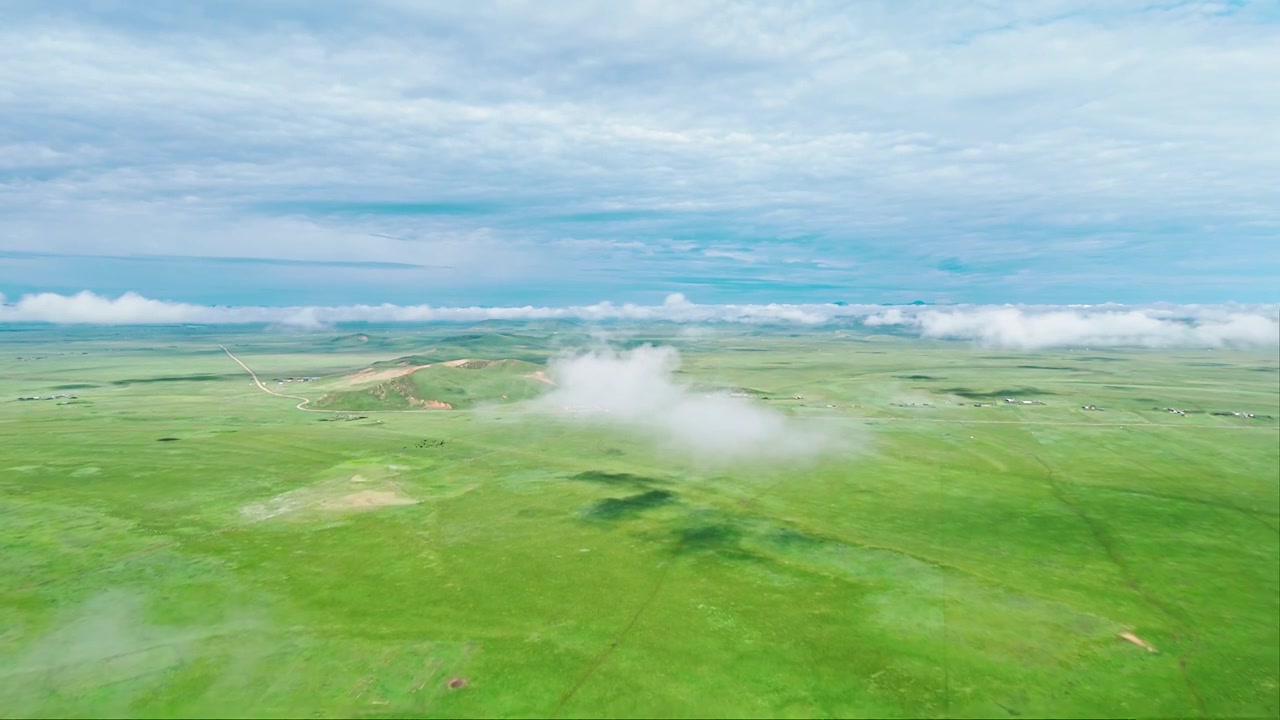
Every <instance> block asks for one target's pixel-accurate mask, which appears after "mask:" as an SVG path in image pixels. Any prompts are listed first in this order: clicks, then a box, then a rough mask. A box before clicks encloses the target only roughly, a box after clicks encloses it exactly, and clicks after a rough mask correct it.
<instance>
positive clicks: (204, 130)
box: [0, 0, 1280, 298]
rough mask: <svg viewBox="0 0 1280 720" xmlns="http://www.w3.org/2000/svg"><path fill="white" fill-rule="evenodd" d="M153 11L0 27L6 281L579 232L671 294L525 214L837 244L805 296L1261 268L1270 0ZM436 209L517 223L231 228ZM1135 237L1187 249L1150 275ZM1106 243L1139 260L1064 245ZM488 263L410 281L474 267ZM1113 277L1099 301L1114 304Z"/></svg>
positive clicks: (0, 239) (624, 233) (1273, 108)
mask: <svg viewBox="0 0 1280 720" xmlns="http://www.w3.org/2000/svg"><path fill="white" fill-rule="evenodd" d="M171 5H172V4H156V3H135V4H132V5H129V4H123V5H122V4H118V3H107V4H105V5H103V6H102V7H97V6H96V5H95V7H92V8H91V7H87V6H85V4H84V3H76V2H59V1H58V0H42V1H41V2H30V1H28V2H9V3H0V45H2V46H3V47H5V48H6V51H7V52H6V55H5V59H6V61H5V62H4V63H0V100H3V104H4V107H5V112H4V118H3V119H0V130H3V133H2V135H3V137H4V138H5V141H4V142H5V144H4V145H3V146H0V178H3V179H0V189H2V190H3V192H0V251H3V250H18V251H22V250H30V249H32V248H33V247H39V248H40V249H42V250H49V249H50V248H51V247H52V248H55V249H54V250H52V251H55V252H59V253H80V254H107V255H123V254H145V253H151V254H190V255H196V256H210V255H217V254H219V253H223V252H225V253H231V252H236V253H239V254H241V255H244V256H253V257H259V256H262V257H272V258H295V259H330V260H348V261H350V260H361V259H365V257H364V256H365V255H371V256H374V257H378V258H385V259H388V260H391V261H396V260H402V259H403V258H404V257H405V256H406V255H408V256H410V257H411V258H412V256H414V255H418V256H422V255H427V254H428V252H426V251H423V250H422V249H418V251H417V252H415V249H414V248H407V247H401V246H398V245H396V244H395V243H378V242H376V241H369V240H367V239H365V240H357V239H356V238H360V237H362V233H363V232H364V231H378V232H399V231H401V230H404V229H408V230H414V231H418V233H419V237H430V238H432V239H433V242H434V241H436V240H439V239H440V238H441V237H442V236H444V237H445V239H446V240H447V239H448V238H459V239H461V240H462V241H470V242H478V241H474V240H472V238H475V237H479V236H485V235H484V233H486V232H487V233H489V235H487V236H485V237H491V238H492V239H493V241H494V243H495V244H496V245H499V246H501V247H504V248H505V247H506V246H507V245H508V244H510V243H515V242H519V241H523V240H526V239H530V238H532V239H534V240H538V241H541V242H546V243H550V242H555V241H557V240H568V241H570V242H572V241H573V240H575V238H572V237H566V234H567V233H572V232H580V233H581V234H582V235H583V236H584V237H583V238H578V239H589V238H604V240H603V241H602V242H609V243H615V248H614V251H615V252H617V253H622V252H623V251H628V255H629V256H635V257H637V258H639V259H638V260H637V262H636V264H637V265H640V264H643V265H644V266H645V267H646V268H647V269H653V268H655V267H656V268H658V269H662V270H665V269H666V268H665V267H662V266H661V263H663V262H665V261H666V260H667V259H664V258H663V257H662V256H661V254H660V253H649V254H646V253H643V252H640V250H641V249H642V248H644V247H647V246H646V245H640V246H635V245H632V244H629V243H634V242H639V241H644V242H649V241H652V240H654V239H655V238H657V237H662V236H663V235H662V233H663V232H669V231H670V228H660V229H658V230H653V229H652V228H650V227H649V225H650V224H651V223H652V224H659V225H660V224H661V223H660V222H659V221H660V220H662V218H656V219H654V218H651V219H648V220H646V219H640V220H636V221H635V222H633V223H629V224H628V225H627V226H626V228H625V229H623V230H617V229H616V227H615V226H612V225H609V224H608V223H602V224H592V223H589V222H584V223H581V224H580V225H579V226H575V227H574V228H571V229H570V230H569V231H566V230H565V229H564V227H562V226H558V225H555V224H554V223H545V222H542V221H541V220H539V218H537V217H529V216H530V215H536V213H533V212H524V211H526V210H528V208H529V207H532V206H536V207H538V208H552V209H553V211H552V212H553V213H554V212H566V213H572V212H580V211H590V210H593V209H595V210H599V209H602V208H606V207H607V208H609V209H614V210H623V211H625V210H628V209H639V210H660V211H669V210H679V209H688V208H693V209H696V210H698V211H719V214H718V215H716V216H715V218H714V222H707V221H706V218H700V219H699V220H700V221H701V226H697V227H691V228H690V227H684V228H678V229H679V230H681V231H686V232H685V234H684V235H683V236H684V237H689V236H697V237H701V238H719V237H720V235H718V234H717V233H720V232H721V231H725V232H723V239H724V241H725V242H726V243H729V244H728V245H726V246H725V247H724V248H712V249H711V250H709V251H708V252H707V253H706V254H704V255H700V258H701V259H700V260H699V262H706V263H708V264H713V265H714V266H715V267H717V268H732V267H737V268H738V269H739V270H743V269H751V268H757V267H761V266H764V265H767V264H768V262H769V261H770V260H772V259H774V258H776V257H778V256H779V253H778V252H776V249H775V251H768V249H767V248H760V247H759V245H761V244H764V242H763V241H767V240H768V239H770V238H778V237H801V236H803V237H819V236H821V237H828V238H835V239H836V240H848V239H849V238H851V237H857V238H859V243H858V244H857V245H856V246H854V245H853V244H851V243H846V244H844V245H841V246H839V247H837V249H836V251H835V252H833V253H829V254H830V255H834V256H833V257H829V258H828V257H825V256H824V259H823V261H822V263H823V266H824V268H825V269H827V270H831V271H843V270H847V269H848V268H849V267H850V266H857V267H866V266H867V265H869V264H875V263H874V261H876V260H879V259H881V258H884V257H886V256H892V257H896V258H897V259H898V262H897V263H889V264H890V265H893V267H891V268H889V269H890V270H891V271H892V272H893V273H894V276H895V278H896V279H898V280H899V281H900V282H899V284H900V285H901V284H902V283H903V282H908V281H911V280H912V279H913V278H917V277H919V275H920V272H921V271H920V268H919V265H920V263H921V262H922V261H921V257H920V256H921V255H923V256H928V255H929V250H937V249H939V248H942V249H944V250H945V251H946V252H947V253H949V254H956V255H960V256H962V257H966V258H967V259H977V260H981V259H983V258H984V257H985V258H988V259H990V258H991V257H992V255H993V252H992V250H991V248H990V247H989V245H991V244H993V243H990V242H989V238H992V237H997V238H1000V241H999V242H998V243H994V244H995V245H1000V246H1008V245H1011V244H1018V243H1022V244H1021V245H1020V246H1025V247H1028V248H1031V250H1029V251H1028V252H1027V253H1024V256H1023V258H1022V259H1023V260H1024V261H1031V260H1034V259H1035V258H1049V259H1047V260H1045V263H1046V265H1044V266H1042V269H1043V268H1046V267H1047V268H1048V269H1050V270H1053V271H1065V269H1066V265H1067V264H1071V265H1074V266H1076V267H1079V266H1081V265H1083V266H1085V269H1087V270H1089V271H1092V272H1093V274H1094V277H1095V278H1096V277H1097V276H1098V275H1099V273H1102V272H1104V271H1108V270H1109V269H1112V268H1114V267H1116V266H1117V265H1118V264H1127V265H1137V264H1138V263H1137V262H1128V263H1124V262H1123V261H1124V260H1130V261H1133V260H1134V259H1137V260H1146V261H1149V262H1160V263H1163V264H1168V263H1172V262H1175V261H1174V260H1170V259H1169V258H1175V257H1176V258H1182V259H1188V260H1189V261H1190V262H1192V263H1193V265H1192V267H1193V268H1195V267H1203V266H1202V265H1201V266H1197V265H1196V264H1195V263H1198V262H1199V261H1201V260H1205V261H1216V262H1219V263H1225V265H1226V267H1224V268H1223V269H1222V271H1223V274H1224V275H1225V276H1226V277H1227V278H1228V279H1227V280H1226V281H1224V282H1223V283H1215V285H1216V286H1218V287H1221V289H1217V288H1216V287H1210V288H1208V290H1202V289H1201V288H1197V289H1196V292H1213V293H1214V296H1215V297H1227V295H1226V294H1225V293H1230V292H1233V291H1237V290H1238V289H1239V288H1241V286H1242V285H1241V283H1238V282H1237V283H1231V284H1228V283H1229V281H1230V279H1231V278H1232V277H1234V278H1236V279H1239V278H1240V277H1241V276H1248V275H1249V273H1250V272H1251V271H1253V272H1255V273H1256V270H1257V264H1258V263H1259V262H1263V263H1270V266H1269V267H1271V268H1274V267H1275V260H1274V254H1271V255H1267V254H1264V253H1265V250H1266V249H1267V248H1268V247H1269V246H1270V245H1271V244H1272V243H1274V241H1275V230H1274V229H1275V227H1276V225H1275V223H1276V222H1277V220H1278V219H1280V216H1277V210H1276V208H1277V207H1280V197H1278V196H1277V190H1276V188H1280V142H1277V141H1276V135H1275V133H1274V129H1273V126H1274V124H1275V123H1274V118H1275V117H1277V116H1280V74H1278V73H1275V72H1273V71H1272V69H1273V68H1275V67H1276V66H1277V65H1280V43H1276V42H1275V30H1274V23H1268V22H1267V18H1266V17H1265V13H1266V12H1267V9H1266V4H1265V3H1255V4H1252V5H1245V6H1242V7H1235V6H1227V7H1222V8H1219V9H1218V11H1213V12H1210V11H1208V10H1207V9H1206V8H1209V7H1211V6H1210V5H1207V4H1200V3H1173V4H1166V5H1160V4H1155V5H1153V4H1151V3H1144V2H1120V1H1119V0H1117V2H1109V3H1102V2H1093V1H1092V0H1077V1H1075V2H1061V1H1059V0H1028V1H1025V2H1012V1H1006V2H993V3H983V4H980V5H975V4H972V3H952V4H944V5H941V6H939V5H938V4H936V3H934V4H923V3H921V2H865V3H856V4H853V5H849V4H848V3H835V2H812V3H792V4H785V5H780V4H777V3H772V4H771V3H720V2H688V1H686V0H678V1H677V0H669V1H663V0H659V1H656V2H646V3H643V4H640V5H627V4H594V5H593V4H591V3H585V4H574V3H567V4H558V5H557V6H556V7H555V8H552V9H548V8H546V7H543V6H542V5H541V4H537V3H489V2H475V3H468V4H467V9H466V11H465V12H463V11H460V10H457V9H454V8H451V7H448V4H418V3H404V2H381V3H378V2H370V3H368V6H367V7H363V6H362V12H361V13H359V14H357V15H352V14H349V13H339V12H337V11H335V10H333V9H331V8H325V7H319V6H318V5H319V4H314V3H313V4H305V3H304V4H298V3H286V4H283V5H279V4H276V5H266V6H264V5H263V4H261V3H243V2H234V1H231V0H228V1H227V2H220V3H216V4H215V5H216V7H217V10H216V11H215V10H211V9H209V6H205V5H204V4H202V3H199V2H193V3H189V4H185V7H186V8H187V9H176V8H172V7H170V6H171ZM162 6H163V7H162ZM312 6H316V7H312ZM922 7H923V8H925V9H926V10H927V11H923V12H922ZM512 38H519V40H518V41H514V42H513V41H512ZM903 149H909V150H910V152H901V150H903ZM459 197H461V198H467V199H476V198H481V199H486V200H493V201H495V204H499V205H501V204H503V203H506V204H508V205H509V206H504V208H502V210H503V211H510V212H509V214H507V215H503V216H502V217H500V218H499V219H498V220H499V221H495V219H494V218H493V217H490V216H482V217H478V216H450V217H399V216H380V217H376V218H368V217H361V218H359V219H358V220H357V219H352V218H351V217H346V218H342V219H341V220H334V219H333V218H331V217H327V216H324V214H323V213H317V214H316V215H314V216H313V217H312V220H311V221H310V222H301V221H299V222H296V223H294V222H281V223H279V224H278V225H273V224H272V223H268V222H265V221H261V219H260V218H252V217H250V218H245V217H243V215H244V214H246V213H247V211H245V210H244V206H245V205H248V204H252V203H253V202H255V201H259V200H268V201H270V200H290V199H316V198H319V199H330V200H332V199H339V200H341V199H349V198H361V199H374V200H376V199H398V200H403V199H406V198H408V199H426V200H439V199H441V198H444V199H449V198H459ZM137 207H145V208H148V209H149V211H148V212H123V213H115V217H114V218H113V219H111V218H108V219H110V220H111V221H110V222H101V221H100V218H97V217H86V216H87V215H88V214H89V213H88V212H87V210H86V209H87V208H96V209H98V210H101V211H102V213H101V214H104V215H111V214H112V213H111V212H109V211H110V210H111V209H116V208H137ZM161 210H165V211H166V212H161ZM249 214H251V213H249ZM166 215H177V216H179V217H188V218H191V220H190V221H189V222H180V221H163V222H159V223H158V222H156V220H154V219H153V216H155V217H160V218H163V217H164V216H166ZM224 216H225V217H224ZM209 217H216V218H218V222H217V223H216V226H215V227H212V230H210V229H208V228H210V224H209V223H208V222H207V218H209ZM76 218H81V220H80V221H77V220H76ZM667 219H668V220H669V219H670V218H667ZM668 224H676V223H675V221H672V222H670V223H668ZM696 224H697V223H695V225H696ZM1153 227H1159V228H1161V233H1162V235H1161V237H1162V238H1163V237H1165V235H1164V233H1166V232H1167V231H1168V228H1169V227H1174V228H1183V229H1182V230H1177V231H1176V232H1175V234H1177V233H1181V234H1182V236H1183V237H1186V238H1192V239H1194V240H1196V241H1198V242H1196V243H1194V244H1193V245H1191V246H1189V247H1188V249H1187V251H1186V252H1185V253H1175V252H1168V251H1166V249H1165V248H1160V250H1159V251H1158V252H1153V251H1152V250H1151V247H1150V246H1149V245H1144V243H1143V242H1142V241H1143V240H1144V239H1145V238H1149V237H1151V235H1150V232H1151V230H1150V229H1151V228H1153ZM1062 231H1065V232H1062ZM1108 232H1112V233H1115V232H1121V233H1131V234H1130V235H1128V236H1126V237H1124V238H1123V239H1120V240H1114V241H1113V242H1112V243H1111V244H1109V245H1107V246H1105V247H1095V248H1093V249H1090V250H1087V251H1079V252H1077V251H1076V250H1077V248H1073V247H1071V243H1075V242H1077V240H1078V238H1080V236H1081V235H1082V233H1086V234H1089V235H1104V234H1106V233H1108ZM672 234H674V233H672ZM1018 236H1020V237H1018ZM740 238H752V239H753V240H752V241H750V242H747V241H743V240H741V239H740ZM756 238H759V239H761V240H762V242H761V243H756V242H754V239H756ZM907 238H910V239H911V240H912V242H911V244H910V245H906V244H905V243H904V239H907ZM716 242H719V240H716ZM703 244H705V243H703ZM748 244H749V246H748ZM801 244H803V243H801ZM850 248H855V249H850ZM490 249H492V246H486V248H485V250H486V252H480V253H469V252H467V248H466V247H463V246H462V245H461V244H460V243H459V244H453V243H449V242H439V243H437V247H433V248H432V249H431V251H430V253H429V254H430V255H431V256H433V257H434V256H436V255H439V256H441V257H445V258H449V259H448V260H447V262H446V261H443V260H442V261H437V263H438V264H440V263H443V264H464V265H468V266H471V265H474V263H470V262H469V259H470V258H471V257H473V256H475V255H479V256H482V257H491V256H493V255H495V253H491V252H487V251H488V250H490ZM522 249H525V250H527V248H522ZM437 250H438V252H437ZM966 250H968V251H969V252H966ZM598 252H603V249H602V250H599V251H598ZM246 253H250V254H251V255H245V254H246ZM863 253H865V255H867V256H868V257H862V254H863ZM539 254H540V253H538V252H523V253H520V252H515V251H511V252H503V253H500V255H501V256H502V258H503V262H504V264H507V265H510V266H513V267H515V266H520V267H530V264H529V263H527V262H524V261H525V260H527V259H528V258H529V257H531V256H536V255H539ZM454 255H457V256H460V257H459V258H458V259H457V260H456V261H455V260H453V259H451V256H454ZM650 255H652V257H650ZM691 255H693V253H691ZM785 255H786V256H787V257H793V256H799V257H808V256H810V253H803V254H801V255H795V254H792V253H786V254H785ZM972 256H977V257H976V258H973V257H972ZM410 261H418V260H417V259H416V258H414V259H411V260H410ZM735 261H736V262H735ZM869 261H871V262H869ZM1117 261H1120V262H1117ZM686 262H694V260H692V259H689V260H686ZM551 264H553V265H555V263H551ZM556 266H557V267H562V266H560V265H556ZM1143 266H1144V267H1146V265H1145V264H1144V265H1143ZM563 267H568V266H563ZM611 269H612V270H616V268H611ZM627 269H628V270H631V269H634V268H627ZM698 269H699V270H701V269H704V268H702V267H699V268H698ZM481 270H483V268H481ZM542 272H543V270H542V268H534V269H533V270H532V271H531V272H529V273H528V276H527V277H530V278H533V279H537V278H538V277H540V276H541V274H542ZM869 274H871V275H872V276H874V275H875V272H874V271H872V272H870V273H869ZM1181 274H1182V275H1184V276H1186V275H1193V274H1194V271H1191V272H1184V273H1181ZM1117 275H1118V274H1115V273H1112V274H1111V275H1108V276H1107V277H1105V278H1102V279H1099V280H1095V282H1097V283H1099V284H1100V285H1102V286H1103V287H1105V288H1107V289H1119V290H1124V289H1125V288H1126V283H1125V281H1124V280H1123V279H1120V278H1119V277H1117ZM0 281H4V278H3V277H2V276H0ZM10 282H17V280H10ZM193 282H198V279H196V278H193ZM1254 282H1255V287H1258V286H1261V284H1262V283H1261V282H1258V281H1256V280H1255V281H1254ZM927 283H928V280H926V281H925V287H928V284H927ZM1252 292H1253V296H1254V297H1268V296H1267V295H1265V294H1263V293H1264V291H1263V290H1256V289H1255V290H1253V291H1252ZM1117 295H1118V293H1104V294H1102V295H1099V294H1096V293H1091V294H1089V295H1088V296H1087V297H1089V298H1098V297H1115V296H1117ZM1019 296H1022V297H1025V296H1026V295H1025V294H1020V295H1019Z"/></svg>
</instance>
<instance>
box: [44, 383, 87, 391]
mask: <svg viewBox="0 0 1280 720" xmlns="http://www.w3.org/2000/svg"><path fill="white" fill-rule="evenodd" d="M96 387H98V386H97V385H95V384H93V383H67V384H66V385H54V386H53V387H52V388H51V389H53V390H84V389H86V388H96Z"/></svg>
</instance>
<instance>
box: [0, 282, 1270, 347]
mask: <svg viewBox="0 0 1280 720" xmlns="http://www.w3.org/2000/svg"><path fill="white" fill-rule="evenodd" d="M0 301H3V296H0ZM554 319H578V320H591V321H668V322H677V323H690V324H697V323H756V324H762V323H763V324H793V325H802V326H818V325H823V324H826V323H853V324H859V325H862V326H865V327H866V328H868V329H869V330H870V331H875V330H876V329H878V328H889V327H893V328H898V329H902V330H907V331H911V332H913V333H915V334H918V335H919V336H920V337H925V338H941V339H956V340H971V341H976V342H979V343H983V344H987V345H992V346H999V347H1009V348H1022V349H1035V348H1044V347H1064V346H1071V347H1085V346H1095V347H1105V346H1155V347H1176V346H1200V347H1203V346H1209V347H1221V346H1246V347H1248V346H1263V347H1268V346H1275V345H1277V344H1280V305H1229V306H1220V305H1185V306H1178V305H1168V304H1163V305H1155V306H1145V307H1124V306H1101V307H1092V308H1091V307H1052V306H1023V307H1013V306H998V307H992V306H972V305H970V306H956V307H950V308H933V307H929V306H916V305H912V306H903V307H890V308H885V307H884V306H880V305H839V304H807V305H806V304H785V303H770V304H741V305H736V304H716V305H704V304H697V303H693V302H690V301H689V300H688V298H686V297H685V296H684V295H682V294H680V293H673V294H671V295H669V296H667V298H666V299H665V301H664V302H663V303H662V304H660V305H637V304H633V303H618V304H615V303H612V302H601V303H596V304H592V305H578V306H565V307H547V306H532V305H525V306H519V307H474V306H473V307H438V306H431V305H392V304H382V305H345V306H296V307H263V306H238V307H229V306H208V305H195V304H190V303H176V302H165V301H161V300H153V299H150V298H146V297H143V296H141V295H139V294H137V293H126V294H124V295H121V296H119V297H115V298H110V297H103V296H101V295H96V294H94V293H91V292H87V291H86V292H81V293H78V294H75V295H59V294H56V293H38V294H30V295H24V296H23V297H21V298H19V299H18V300H17V301H16V302H13V303H11V304H0V322H10V323H14V322H37V323H57V324H101V325H130V324H139V325H146V324H175V323H193V324H236V323H271V324H281V325H292V326H297V327H304V328H306V327H310V328H318V327H323V326H327V325H332V324H335V323H344V322H375V323H412V322H476V321H481V320H554Z"/></svg>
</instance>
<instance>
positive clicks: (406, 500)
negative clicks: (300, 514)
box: [321, 490, 418, 510]
mask: <svg viewBox="0 0 1280 720" xmlns="http://www.w3.org/2000/svg"><path fill="white" fill-rule="evenodd" d="M417 503H418V501H417V500H414V499H413V498H411V497H409V496H407V495H401V494H400V493H398V492H395V491H393V490H361V491H360V492H354V493H351V494H349V495H343V496H342V497H338V498H333V499H332V500H326V501H325V502H324V503H323V504H322V505H321V507H323V508H326V509H329V510H352V509H360V508H374V507H387V506H390V505H416V504H417Z"/></svg>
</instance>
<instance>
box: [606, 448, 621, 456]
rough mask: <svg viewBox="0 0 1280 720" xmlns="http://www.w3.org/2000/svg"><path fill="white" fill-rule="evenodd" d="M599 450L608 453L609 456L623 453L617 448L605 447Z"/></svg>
mask: <svg viewBox="0 0 1280 720" xmlns="http://www.w3.org/2000/svg"><path fill="white" fill-rule="evenodd" d="M601 452H603V453H604V454H605V455H608V456H610V457H618V456H620V455H622V454H623V452H622V451H621V450H619V449H618V448H605V449H604V450H602V451H601Z"/></svg>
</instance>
